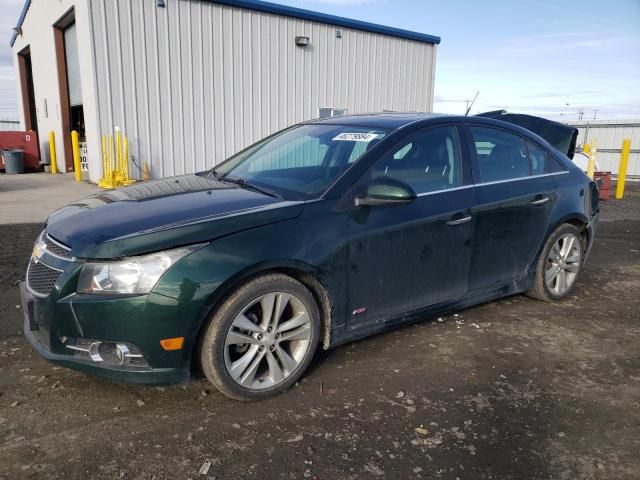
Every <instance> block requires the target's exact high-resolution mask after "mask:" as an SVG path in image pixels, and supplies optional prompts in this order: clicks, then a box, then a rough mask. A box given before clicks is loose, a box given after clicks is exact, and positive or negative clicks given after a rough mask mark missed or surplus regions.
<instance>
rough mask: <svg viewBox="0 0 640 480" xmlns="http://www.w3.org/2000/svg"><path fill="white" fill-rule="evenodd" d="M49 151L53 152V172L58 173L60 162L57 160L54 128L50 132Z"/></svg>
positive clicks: (53, 173)
mask: <svg viewBox="0 0 640 480" xmlns="http://www.w3.org/2000/svg"><path fill="white" fill-rule="evenodd" d="M49 152H50V154H51V174H52V175H55V174H56V173H58V162H57V161H56V134H55V133H53V130H51V131H50V132H49Z"/></svg>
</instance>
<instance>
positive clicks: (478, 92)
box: [464, 90, 480, 117]
mask: <svg viewBox="0 0 640 480" xmlns="http://www.w3.org/2000/svg"><path fill="white" fill-rule="evenodd" d="M478 95H480V90H478V91H477V92H476V96H475V97H473V100H472V101H471V105H469V100H467V111H466V112H465V113H464V116H465V117H468V116H469V112H470V111H471V107H473V104H474V103H476V99H477V98H478Z"/></svg>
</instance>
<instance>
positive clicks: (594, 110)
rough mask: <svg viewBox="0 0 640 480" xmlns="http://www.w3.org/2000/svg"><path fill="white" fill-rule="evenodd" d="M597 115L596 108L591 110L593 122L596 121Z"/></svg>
mask: <svg viewBox="0 0 640 480" xmlns="http://www.w3.org/2000/svg"><path fill="white" fill-rule="evenodd" d="M597 114H598V109H597V108H594V109H593V119H594V120H595V119H596V115H597Z"/></svg>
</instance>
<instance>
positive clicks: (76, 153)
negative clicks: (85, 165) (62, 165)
mask: <svg viewBox="0 0 640 480" xmlns="http://www.w3.org/2000/svg"><path fill="white" fill-rule="evenodd" d="M71 147H72V148H73V173H74V174H75V176H76V182H81V181H82V171H81V170H80V169H81V167H80V140H79V139H78V132H76V131H75V130H74V131H73V132H71Z"/></svg>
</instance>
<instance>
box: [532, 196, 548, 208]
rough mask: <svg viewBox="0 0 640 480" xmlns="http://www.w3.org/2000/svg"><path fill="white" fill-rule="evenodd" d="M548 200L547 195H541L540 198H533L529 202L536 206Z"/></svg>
mask: <svg viewBox="0 0 640 480" xmlns="http://www.w3.org/2000/svg"><path fill="white" fill-rule="evenodd" d="M548 201H549V197H542V198H538V199H537V200H533V201H532V202H531V205H533V206H534V207H538V206H540V205H544V204H545V203H547V202H548Z"/></svg>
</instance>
